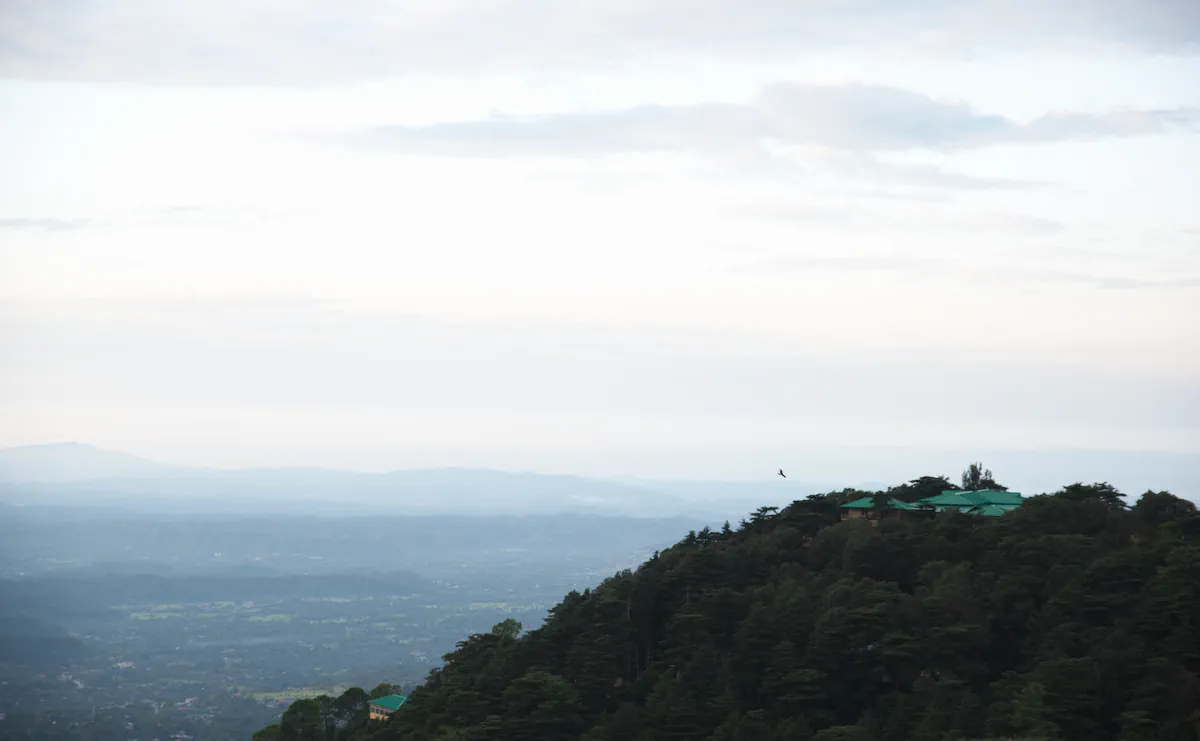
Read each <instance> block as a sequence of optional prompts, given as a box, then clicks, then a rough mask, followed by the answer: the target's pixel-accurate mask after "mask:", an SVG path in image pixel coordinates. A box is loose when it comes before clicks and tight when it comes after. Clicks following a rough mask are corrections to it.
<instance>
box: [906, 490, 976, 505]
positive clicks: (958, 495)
mask: <svg viewBox="0 0 1200 741" xmlns="http://www.w3.org/2000/svg"><path fill="white" fill-rule="evenodd" d="M965 493H966V492H961V491H944V492H942V493H941V494H934V495H933V496H931V497H925V498H924V499H920V500H918V502H919V503H920V504H928V505H932V506H934V507H937V508H939V509H945V508H946V507H961V508H969V507H974V506H976V505H978V504H982V503H983V502H981V501H973V500H972V499H968V498H967V497H965V496H963V495H964V494H965Z"/></svg>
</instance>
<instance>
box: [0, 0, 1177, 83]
mask: <svg viewBox="0 0 1200 741" xmlns="http://www.w3.org/2000/svg"><path fill="white" fill-rule="evenodd" d="M1072 44H1084V45H1088V44H1092V45H1094V44H1119V45H1123V46H1132V47H1136V48H1140V49H1144V50H1150V51H1153V52H1157V53H1164V52H1165V53H1195V52H1196V51H1197V49H1200V3H1195V2H1193V1H1192V0H1046V1H1045V2H1040V3H1014V2H1011V0H916V1H915V2H902V3H897V2H891V1H889V0H852V1H850V2H833V1H832V0H757V1H756V2H751V3H741V2H734V1H733V0H610V1H609V2H603V3H597V2H587V1H586V0H416V1H413V0H408V1H407V2H398V1H394V0H359V1H358V2H346V3H333V2H329V1H328V0H291V1H290V2H256V3H246V2H240V1H239V0H205V1H204V2H194V1H186V0H174V1H168V0H107V1H105V2H101V1H100V0H79V1H78V2H69V3H59V2H45V0H7V1H6V2H5V3H4V4H3V6H2V7H0V76H5V77H23V78H36V79H61V80H106V81H113V80H119V81H139V82H154V83H164V84H217V85H248V84H249V85H253V84H295V85H314V84H326V83H338V82H344V81H347V80H357V79H366V78H376V77H387V76H395V75H404V74H411V73H419V74H429V73H438V72H441V71H460V72H461V71H470V72H473V73H478V72H479V71H482V70H499V71H503V70H511V69H518V68H530V67H536V66H559V67H578V66H594V65H606V64H614V63H615V64H630V63H637V62H638V60H641V59H643V58H645V57H647V56H652V55H658V54H681V53H682V54H690V53H719V54H725V55H738V56H742V57H746V58H763V57H765V56H775V57H788V56H792V55H794V54H796V53H804V52H813V51H821V50H824V49H830V48H845V47H859V48H869V49H872V50H874V51H878V52H889V51H890V52H895V51H912V50H916V51H922V52H935V53H942V52H947V51H950V52H954V53H975V52H978V51H979V50H982V49H1007V50H1030V49H1038V48H1045V47H1047V46H1057V47H1062V46H1064V45H1072Z"/></svg>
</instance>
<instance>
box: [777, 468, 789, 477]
mask: <svg viewBox="0 0 1200 741" xmlns="http://www.w3.org/2000/svg"><path fill="white" fill-rule="evenodd" d="M779 475H780V476H783V469H782V468H781V469H779ZM783 477H784V478H785V479H786V478H787V476H783Z"/></svg>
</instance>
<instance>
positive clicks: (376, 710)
mask: <svg viewBox="0 0 1200 741" xmlns="http://www.w3.org/2000/svg"><path fill="white" fill-rule="evenodd" d="M407 701H408V697H406V696H405V695H385V696H384V697H376V698H375V699H374V700H369V701H368V704H369V705H370V718H371V720H387V719H388V717H389V716H390V715H391V714H392V713H394V712H396V711H397V710H399V709H400V706H401V705H403V704H404V703H405V702H407Z"/></svg>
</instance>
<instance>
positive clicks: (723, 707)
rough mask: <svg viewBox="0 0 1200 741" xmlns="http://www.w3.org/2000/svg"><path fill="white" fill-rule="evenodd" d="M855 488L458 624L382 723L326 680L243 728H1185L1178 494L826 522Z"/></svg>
mask: <svg viewBox="0 0 1200 741" xmlns="http://www.w3.org/2000/svg"><path fill="white" fill-rule="evenodd" d="M931 482H935V483H936V484H944V483H945V481H944V480H939V479H922V480H920V481H918V482H914V483H913V485H910V486H906V487H898V488H896V489H893V490H892V492H891V493H892V494H893V495H894V496H898V497H899V498H908V499H909V501H911V500H913V499H915V498H917V497H918V496H922V495H924V494H926V493H927V491H922V490H923V489H925V490H927V489H928V488H929V487H928V485H929V484H930V483H931ZM862 495H863V492H842V493H837V494H829V495H823V496H813V497H809V498H808V499H806V500H803V501H798V502H795V503H793V504H792V505H791V506H789V507H787V508H785V509H783V510H781V511H775V510H774V509H772V508H764V509H762V510H759V511H758V512H756V513H755V514H754V515H753V516H752V517H751V518H750V519H749V521H747V522H743V523H742V524H741V526H740V527H738V528H729V527H728V526H727V527H725V528H724V529H722V530H721V531H715V532H709V531H703V532H699V533H689V534H688V535H687V537H686V538H685V539H684V540H682V541H681V542H679V543H678V544H677V545H675V546H673V547H671V548H669V549H667V550H665V551H663V552H661V553H659V554H656V555H655V557H654V558H652V559H651V560H649V561H648V562H646V563H645V564H643V565H642V566H641V567H639V568H638V569H637V570H636V571H633V572H628V571H627V572H623V573H620V574H617V575H615V576H613V577H612V578H610V579H608V580H606V581H605V582H604V583H602V584H600V585H599V586H598V587H597V588H596V589H594V590H589V591H585V592H583V593H576V592H572V593H571V594H569V595H567V596H566V598H565V599H564V600H563V601H562V603H561V604H559V605H558V606H557V607H555V608H554V609H553V610H552V611H551V615H550V617H549V618H548V619H547V621H546V622H545V624H544V625H543V626H542V627H540V628H538V629H537V630H534V631H531V632H529V633H526V634H524V635H520V626H519V625H517V624H515V623H512V622H511V621H510V622H507V623H501V624H500V625H497V626H496V628H495V629H493V630H492V632H491V633H490V634H484V635H475V636H471V637H470V638H468V639H466V640H464V641H463V642H462V643H460V644H459V647H458V649H457V650H456V651H454V652H453V653H451V654H449V655H447V656H446V657H445V659H446V663H445V665H444V666H443V667H442V668H440V669H437V670H435V671H433V672H432V673H431V674H430V676H429V677H428V680H427V681H426V683H425V684H424V685H423V686H421V687H419V688H417V689H416V690H414V691H413V692H412V693H411V696H410V698H409V701H408V703H407V704H405V705H404V706H403V707H402V708H401V709H400V711H398V712H397V713H396V714H395V715H394V716H393V717H392V719H391V720H390V721H388V722H386V723H372V724H367V723H366V721H365V720H362V719H361V717H360V716H359V715H356V714H355V713H348V712H347V711H346V708H347V707H349V706H350V705H351V704H353V705H357V706H358V707H360V708H361V699H359V701H358V702H357V703H349V700H351V699H354V698H351V697H350V696H349V695H348V696H346V697H344V698H341V699H340V700H339V701H333V702H330V701H328V700H325V701H321V700H318V701H306V703H305V704H301V703H297V704H296V705H294V706H293V708H292V709H290V710H289V711H288V713H287V714H285V716H284V719H283V723H282V726H272V727H271V728H268V729H264V731H261V732H259V734H257V735H256V739H260V740H263V739H288V740H289V741H290V739H301V738H303V739H308V738H312V739H317V738H321V737H325V738H328V739H334V738H341V739H343V740H345V741H368V740H370V741H387V740H390V739H396V741H401V740H404V741H426V740H428V741H468V740H470V741H476V740H478V741H483V740H484V739H487V740H489V741H509V740H511V741H517V740H519V739H536V740H537V741H560V740H561V741H567V740H575V739H579V740H581V741H602V740H603V741H607V740H610V739H611V740H612V741H636V740H638V739H644V740H650V739H654V740H655V741H657V740H659V739H661V740H663V741H676V740H677V741H685V740H691V739H695V740H696V741H704V740H706V739H707V740H710V741H718V740H719V741H731V740H736V741H742V740H752V741H772V740H774V739H779V740H780V741H782V740H784V739H787V740H788V741H805V740H806V739H813V740H814V741H947V740H949V739H977V738H1021V739H1041V740H1046V741H1049V740H1050V739H1062V740H1065V741H1084V740H1087V741H1092V740H1096V741H1104V740H1111V741H1117V740H1120V741H1141V740H1147V741H1148V740H1149V739H1155V740H1156V741H1196V739H1197V738H1198V729H1200V516H1198V515H1197V512H1196V507H1195V506H1194V505H1193V504H1192V503H1190V502H1188V501H1186V500H1183V499H1179V498H1176V497H1174V496H1172V495H1170V494H1168V493H1165V492H1159V493H1152V492H1148V493H1146V494H1145V495H1143V496H1142V497H1141V498H1139V499H1138V500H1137V501H1136V503H1133V504H1132V506H1130V505H1129V504H1127V503H1125V502H1124V501H1123V499H1122V497H1123V495H1120V494H1119V493H1117V492H1115V491H1114V490H1113V489H1112V488H1111V487H1108V486H1106V485H1097V486H1084V485H1078V484H1077V485H1073V486H1070V487H1067V488H1065V489H1064V490H1063V491H1061V492H1058V493H1057V494H1054V495H1046V496H1036V497H1030V498H1028V499H1027V500H1026V502H1025V503H1024V504H1023V505H1022V506H1020V507H1019V508H1017V509H1016V510H1014V511H1012V512H1009V513H1008V514H1005V515H1003V516H1001V517H994V518H989V517H975V516H970V515H963V514H957V513H942V514H939V515H937V516H936V517H932V518H929V519H924V520H915V521H902V520H901V521H891V520H883V521H879V522H878V523H877V527H873V526H872V524H873V523H872V522H870V521H867V520H852V521H846V522H839V517H838V506H839V505H840V504H841V503H844V502H846V501H849V500H850V499H852V498H856V497H859V496H862ZM362 696H363V695H362V692H361V690H358V691H357V694H356V697H357V698H362ZM338 708H341V710H338ZM322 717H324V718H325V720H324V723H326V724H327V726H326V727H325V728H319V727H315V726H314V725H313V724H314V723H317V724H319V723H321V722H322V721H321V720H320V719H321V718H322ZM354 718H358V719H357V720H355V719H354Z"/></svg>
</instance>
